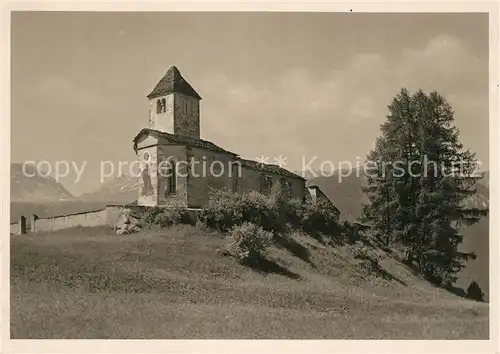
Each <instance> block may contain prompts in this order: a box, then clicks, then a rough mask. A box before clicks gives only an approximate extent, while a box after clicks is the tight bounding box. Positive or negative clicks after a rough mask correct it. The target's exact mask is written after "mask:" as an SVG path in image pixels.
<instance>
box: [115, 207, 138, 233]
mask: <svg viewBox="0 0 500 354" xmlns="http://www.w3.org/2000/svg"><path fill="white" fill-rule="evenodd" d="M139 225H140V219H139V218H138V216H137V215H134V214H133V213H131V211H130V210H129V209H124V210H123V211H122V212H121V213H120V216H119V217H118V221H117V223H116V225H115V232H116V234H117V235H128V234H132V233H135V232H138V231H140V229H141V228H140V226H139Z"/></svg>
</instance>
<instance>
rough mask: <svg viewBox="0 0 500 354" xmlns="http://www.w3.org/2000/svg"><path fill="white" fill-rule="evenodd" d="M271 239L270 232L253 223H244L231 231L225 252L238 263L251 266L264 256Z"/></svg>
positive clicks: (271, 234)
mask: <svg viewBox="0 0 500 354" xmlns="http://www.w3.org/2000/svg"><path fill="white" fill-rule="evenodd" d="M272 238H273V233H272V232H269V231H266V230H264V229H263V228H262V227H260V226H258V225H255V224H253V223H249V222H244V223H243V224H241V225H238V226H235V227H233V228H232V229H231V234H230V236H229V238H228V243H227V246H226V250H227V252H228V253H229V254H230V255H231V256H233V257H235V258H236V259H237V260H238V261H239V262H240V263H243V264H251V263H254V262H256V261H258V260H259V259H260V258H261V257H263V256H264V253H265V251H266V248H267V247H268V246H269V245H270V244H271V241H272Z"/></svg>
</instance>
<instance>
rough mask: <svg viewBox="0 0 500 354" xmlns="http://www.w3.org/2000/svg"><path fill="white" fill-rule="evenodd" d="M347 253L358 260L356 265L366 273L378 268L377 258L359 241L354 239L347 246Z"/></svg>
mask: <svg viewBox="0 0 500 354" xmlns="http://www.w3.org/2000/svg"><path fill="white" fill-rule="evenodd" d="M348 249H349V253H350V254H351V255H352V256H353V257H354V258H355V259H356V260H358V265H359V266H360V268H361V269H362V270H364V271H365V272H367V273H372V272H373V271H375V270H377V269H378V268H379V263H378V258H377V257H376V256H375V255H374V254H373V253H372V251H371V250H370V249H369V248H368V246H366V245H365V244H364V243H363V242H361V241H356V242H354V244H352V245H350V246H349V248H348Z"/></svg>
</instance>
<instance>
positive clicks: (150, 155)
mask: <svg viewBox="0 0 500 354" xmlns="http://www.w3.org/2000/svg"><path fill="white" fill-rule="evenodd" d="M157 150H158V149H157V146H149V147H144V148H141V149H139V150H138V151H137V159H138V162H139V166H140V171H141V173H140V177H139V178H140V184H139V191H138V194H139V195H138V198H137V200H138V203H139V204H140V205H148V206H155V205H156V204H157V202H158V173H157V163H156V161H157Z"/></svg>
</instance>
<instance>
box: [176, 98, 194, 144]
mask: <svg viewBox="0 0 500 354" xmlns="http://www.w3.org/2000/svg"><path fill="white" fill-rule="evenodd" d="M172 95H174V96H175V97H174V117H173V119H174V134H176V135H180V136H187V137H188V138H192V139H199V138H200V101H199V100H198V99H197V98H195V97H189V96H187V95H184V94H182V93H178V92H176V93H173V94H172Z"/></svg>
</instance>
